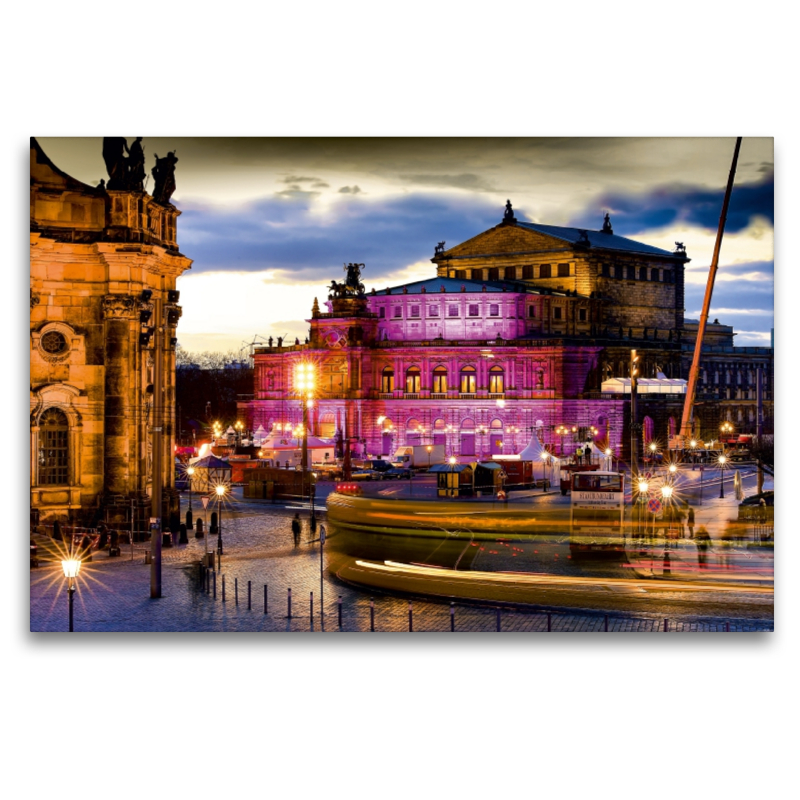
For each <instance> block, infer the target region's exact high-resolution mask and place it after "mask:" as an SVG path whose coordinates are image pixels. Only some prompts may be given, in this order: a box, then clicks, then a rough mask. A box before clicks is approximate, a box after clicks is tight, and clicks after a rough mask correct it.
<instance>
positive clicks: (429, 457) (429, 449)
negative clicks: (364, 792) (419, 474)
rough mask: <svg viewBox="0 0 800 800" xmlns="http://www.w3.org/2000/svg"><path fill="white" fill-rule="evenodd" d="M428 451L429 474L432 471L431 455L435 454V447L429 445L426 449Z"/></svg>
mask: <svg viewBox="0 0 800 800" xmlns="http://www.w3.org/2000/svg"><path fill="white" fill-rule="evenodd" d="M425 449H426V450H427V451H428V472H430V470H431V453H432V452H433V445H431V444H429V445H428V446H427V447H426V448H425Z"/></svg>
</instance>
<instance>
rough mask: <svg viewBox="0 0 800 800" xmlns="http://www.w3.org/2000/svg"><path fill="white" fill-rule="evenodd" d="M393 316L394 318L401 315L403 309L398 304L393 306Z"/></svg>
mask: <svg viewBox="0 0 800 800" xmlns="http://www.w3.org/2000/svg"><path fill="white" fill-rule="evenodd" d="M394 316H395V319H396V318H397V317H402V316H403V309H402V308H401V307H400V306H395V308H394Z"/></svg>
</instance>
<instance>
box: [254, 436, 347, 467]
mask: <svg viewBox="0 0 800 800" xmlns="http://www.w3.org/2000/svg"><path fill="white" fill-rule="evenodd" d="M335 453H336V448H335V447H334V445H332V444H331V443H330V442H326V441H324V440H323V439H319V438H317V437H316V436H309V437H308V463H309V465H312V464H333V463H334V462H335V460H336V458H335ZM258 458H259V461H260V462H261V464H262V466H269V467H282V468H284V469H294V468H297V467H299V466H300V465H301V463H302V460H303V440H302V438H288V439H280V438H278V436H272V437H270V438H269V439H266V440H264V441H263V442H262V443H261V446H260V447H259V448H258Z"/></svg>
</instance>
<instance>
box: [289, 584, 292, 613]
mask: <svg viewBox="0 0 800 800" xmlns="http://www.w3.org/2000/svg"><path fill="white" fill-rule="evenodd" d="M288 605H289V619H291V618H292V590H291V588H290V589H289V600H288Z"/></svg>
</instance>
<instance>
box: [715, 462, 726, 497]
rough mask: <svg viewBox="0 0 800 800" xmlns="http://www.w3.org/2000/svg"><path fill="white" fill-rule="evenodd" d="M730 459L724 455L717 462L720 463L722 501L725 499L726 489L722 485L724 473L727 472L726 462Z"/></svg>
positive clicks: (720, 493) (720, 494)
mask: <svg viewBox="0 0 800 800" xmlns="http://www.w3.org/2000/svg"><path fill="white" fill-rule="evenodd" d="M727 460H728V459H727V458H726V457H725V456H724V455H723V456H720V457H719V458H718V459H717V461H718V462H719V498H720V500H722V499H724V497H725V487H724V486H723V483H722V477H723V473H724V472H725V462H726V461H727Z"/></svg>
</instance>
